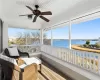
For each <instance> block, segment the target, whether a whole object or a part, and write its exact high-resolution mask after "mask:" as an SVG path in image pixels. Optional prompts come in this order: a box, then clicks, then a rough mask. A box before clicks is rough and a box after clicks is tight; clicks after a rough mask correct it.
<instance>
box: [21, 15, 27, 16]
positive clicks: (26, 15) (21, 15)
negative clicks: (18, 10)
mask: <svg viewBox="0 0 100 80" xmlns="http://www.w3.org/2000/svg"><path fill="white" fill-rule="evenodd" d="M19 16H28V15H19Z"/></svg>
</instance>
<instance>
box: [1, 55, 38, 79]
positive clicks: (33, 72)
mask: <svg viewBox="0 0 100 80" xmlns="http://www.w3.org/2000/svg"><path fill="white" fill-rule="evenodd" d="M0 64H1V66H2V70H3V73H4V76H3V78H2V80H37V73H38V71H37V64H35V63H33V64H31V65H24V66H23V67H22V66H17V64H16V63H15V59H12V58H9V57H7V56H4V55H0Z"/></svg>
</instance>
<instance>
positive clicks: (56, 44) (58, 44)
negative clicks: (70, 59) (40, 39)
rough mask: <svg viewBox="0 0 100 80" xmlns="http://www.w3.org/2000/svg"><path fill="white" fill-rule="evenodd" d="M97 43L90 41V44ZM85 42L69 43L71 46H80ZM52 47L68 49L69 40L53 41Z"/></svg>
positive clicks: (74, 41) (73, 41)
mask: <svg viewBox="0 0 100 80" xmlns="http://www.w3.org/2000/svg"><path fill="white" fill-rule="evenodd" d="M96 42H97V41H90V44H95V43H96ZM85 43H86V41H84V40H72V41H71V44H72V45H74V44H79V45H82V44H85ZM53 46H54V47H64V48H68V46H69V40H53Z"/></svg>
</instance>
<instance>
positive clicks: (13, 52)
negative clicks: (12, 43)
mask: <svg viewBox="0 0 100 80" xmlns="http://www.w3.org/2000/svg"><path fill="white" fill-rule="evenodd" d="M8 51H9V54H10V56H19V53H18V50H17V47H13V48H8Z"/></svg>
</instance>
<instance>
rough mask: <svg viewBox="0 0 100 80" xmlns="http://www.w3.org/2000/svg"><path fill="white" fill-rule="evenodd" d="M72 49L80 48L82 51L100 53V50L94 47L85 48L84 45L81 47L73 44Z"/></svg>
mask: <svg viewBox="0 0 100 80" xmlns="http://www.w3.org/2000/svg"><path fill="white" fill-rule="evenodd" d="M72 49H75V50H80V51H87V52H94V53H100V50H94V49H89V48H83V47H80V45H72Z"/></svg>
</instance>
